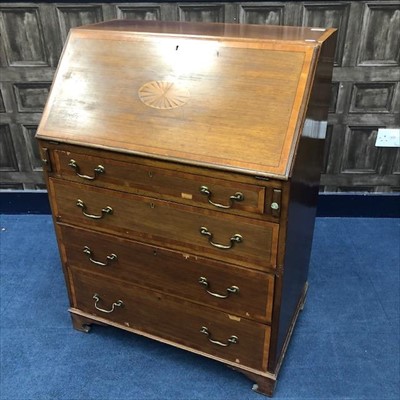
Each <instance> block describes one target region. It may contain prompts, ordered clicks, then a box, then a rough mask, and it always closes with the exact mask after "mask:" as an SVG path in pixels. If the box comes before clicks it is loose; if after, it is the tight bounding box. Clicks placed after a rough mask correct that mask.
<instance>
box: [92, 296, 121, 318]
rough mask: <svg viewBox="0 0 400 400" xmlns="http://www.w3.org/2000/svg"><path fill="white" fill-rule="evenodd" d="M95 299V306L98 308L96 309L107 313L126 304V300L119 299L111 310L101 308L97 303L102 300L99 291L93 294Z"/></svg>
mask: <svg viewBox="0 0 400 400" xmlns="http://www.w3.org/2000/svg"><path fill="white" fill-rule="evenodd" d="M93 299H94V307H95V308H96V310H99V311H101V312H103V313H106V314H111V313H112V312H113V311H114V310H115V307H123V306H124V302H123V301H122V300H118V301H116V302H115V303H112V305H111V309H110V310H105V309H104V308H100V307H98V305H97V303H98V302H99V301H100V296H99V295H98V294H97V293H95V294H94V295H93Z"/></svg>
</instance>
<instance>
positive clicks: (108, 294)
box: [72, 271, 270, 370]
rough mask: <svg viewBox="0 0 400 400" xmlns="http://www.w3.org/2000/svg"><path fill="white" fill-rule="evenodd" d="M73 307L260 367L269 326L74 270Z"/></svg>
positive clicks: (266, 348) (230, 359)
mask: <svg viewBox="0 0 400 400" xmlns="http://www.w3.org/2000/svg"><path fill="white" fill-rule="evenodd" d="M72 280H73V286H74V293H75V300H74V302H75V304H74V306H75V308H77V309H79V310H82V311H84V312H87V313H90V314H92V315H96V316H99V317H102V318H107V319H109V320H111V321H114V322H116V323H119V324H122V325H125V326H128V327H131V328H134V329H138V330H140V331H143V332H146V333H149V334H152V335H156V336H158V337H160V338H164V339H168V340H172V341H174V342H176V343H179V344H182V345H185V346H189V347H191V348H194V349H197V350H200V351H203V352H206V353H208V354H210V355H213V356H217V357H222V358H224V359H226V360H229V361H233V362H236V363H238V364H240V365H246V366H249V367H252V368H256V369H259V370H261V369H262V365H263V359H264V358H266V357H267V356H268V346H269V338H270V327H269V326H268V325H263V324H260V323H257V322H253V321H250V320H247V319H244V318H243V319H242V318H240V317H236V316H233V315H229V314H227V313H224V312H221V311H216V310H212V309H210V308H208V307H204V306H201V305H198V304H194V303H191V302H188V301H185V300H182V299H179V298H174V297H171V296H168V295H164V294H161V293H158V292H154V291H151V290H148V289H144V288H140V287H137V286H134V285H129V284H126V283H123V282H121V281H113V280H112V279H108V280H107V281H105V280H104V279H103V278H101V277H99V276H96V275H94V274H90V273H87V272H82V271H79V272H78V271H73V272H72Z"/></svg>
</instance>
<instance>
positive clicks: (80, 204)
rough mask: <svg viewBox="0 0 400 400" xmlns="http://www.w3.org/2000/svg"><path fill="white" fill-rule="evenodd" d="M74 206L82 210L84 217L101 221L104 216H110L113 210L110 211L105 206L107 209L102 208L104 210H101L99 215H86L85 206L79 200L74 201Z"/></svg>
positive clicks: (108, 207) (109, 208)
mask: <svg viewBox="0 0 400 400" xmlns="http://www.w3.org/2000/svg"><path fill="white" fill-rule="evenodd" d="M76 205H77V207H80V208H82V214H83V215H84V216H85V217H87V218H91V219H101V218H103V217H104V216H105V215H106V214H112V213H113V209H112V208H111V207H110V206H107V207H104V208H103V209H102V210H101V215H93V214H88V213H87V212H86V204H85V203H84V202H83V201H82V200H80V199H78V200H77V201H76Z"/></svg>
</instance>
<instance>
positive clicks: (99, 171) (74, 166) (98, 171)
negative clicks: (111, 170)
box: [68, 159, 106, 181]
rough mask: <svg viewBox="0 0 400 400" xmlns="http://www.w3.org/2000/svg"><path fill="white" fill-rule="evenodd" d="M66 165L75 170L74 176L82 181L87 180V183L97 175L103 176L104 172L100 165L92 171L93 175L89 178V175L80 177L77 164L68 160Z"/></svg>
mask: <svg viewBox="0 0 400 400" xmlns="http://www.w3.org/2000/svg"><path fill="white" fill-rule="evenodd" d="M68 165H69V166H70V167H71V168H72V169H74V170H75V174H76V175H78V176H79V178H83V179H87V180H88V181H94V180H95V179H96V178H97V175H98V174H104V172H106V169H105V168H104V167H103V166H102V165H98V166H97V167H96V168H95V169H94V175H93V176H89V175H82V174H81V173H80V168H79V165H78V164H77V162H76V161H75V160H73V159H71V160H69V163H68Z"/></svg>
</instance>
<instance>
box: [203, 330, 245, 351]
mask: <svg viewBox="0 0 400 400" xmlns="http://www.w3.org/2000/svg"><path fill="white" fill-rule="evenodd" d="M200 333H204V334H205V335H207V336H208V341H209V342H211V343H213V344H216V345H218V346H222V347H228V346H229V345H231V344H236V343H238V342H239V338H238V337H237V336H235V335H232V336H231V337H230V338H229V339H228V342H227V343H223V342H220V341H219V340H214V339H211V333H210V332H209V330H208V328H207V327H206V326H202V327H201V329H200Z"/></svg>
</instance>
